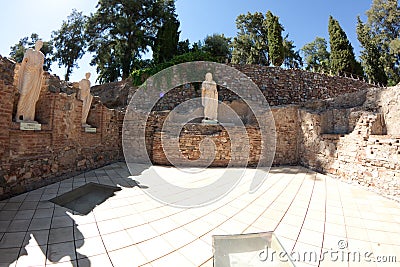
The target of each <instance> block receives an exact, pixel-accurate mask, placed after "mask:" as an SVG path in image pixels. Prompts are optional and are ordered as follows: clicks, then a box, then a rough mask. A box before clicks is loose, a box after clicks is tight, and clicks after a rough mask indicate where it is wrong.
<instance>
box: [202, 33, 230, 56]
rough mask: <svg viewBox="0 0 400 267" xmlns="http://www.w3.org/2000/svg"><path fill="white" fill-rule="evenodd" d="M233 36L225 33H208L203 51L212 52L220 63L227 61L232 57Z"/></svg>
mask: <svg viewBox="0 0 400 267" xmlns="http://www.w3.org/2000/svg"><path fill="white" fill-rule="evenodd" d="M230 43H231V38H228V37H225V35H224V34H213V35H208V36H207V37H206V38H205V39H204V45H203V47H202V49H203V51H205V52H208V53H210V54H211V55H212V56H213V57H215V58H216V59H217V61H218V62H220V63H225V61H226V60H227V59H230V58H231V49H230Z"/></svg>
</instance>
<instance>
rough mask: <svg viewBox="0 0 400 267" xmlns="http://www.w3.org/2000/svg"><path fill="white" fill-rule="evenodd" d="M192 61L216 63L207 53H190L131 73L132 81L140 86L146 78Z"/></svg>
mask: <svg viewBox="0 0 400 267" xmlns="http://www.w3.org/2000/svg"><path fill="white" fill-rule="evenodd" d="M192 61H216V58H215V57H213V56H212V55H211V54H210V53H209V52H204V51H191V52H188V53H185V54H182V55H178V56H174V57H173V58H172V59H171V60H170V61H167V62H164V63H160V64H156V65H152V66H149V67H147V68H141V69H137V70H134V71H133V72H132V75H131V77H132V81H133V84H134V85H136V86H139V85H141V84H142V83H143V82H144V81H145V80H146V79H147V78H148V77H150V76H152V75H154V74H156V73H158V72H160V71H162V70H163V69H166V68H168V67H171V66H174V65H177V64H181V63H185V62H192Z"/></svg>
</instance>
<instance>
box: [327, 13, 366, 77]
mask: <svg viewBox="0 0 400 267" xmlns="http://www.w3.org/2000/svg"><path fill="white" fill-rule="evenodd" d="M328 32H329V43H330V47H331V55H330V63H331V64H330V66H331V70H332V72H333V73H334V74H340V73H342V72H345V73H346V72H348V73H353V74H357V75H360V74H361V75H362V70H361V69H360V68H359V64H357V62H356V59H355V56H354V52H353V47H352V46H351V44H350V41H349V40H348V39H347V35H346V33H345V32H344V31H343V29H342V27H340V24H339V22H338V21H337V20H336V19H334V18H333V17H332V16H330V17H329V23H328Z"/></svg>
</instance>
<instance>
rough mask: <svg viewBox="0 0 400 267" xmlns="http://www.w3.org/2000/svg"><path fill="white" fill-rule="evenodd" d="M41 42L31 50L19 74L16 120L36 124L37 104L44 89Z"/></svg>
mask: <svg viewBox="0 0 400 267" xmlns="http://www.w3.org/2000/svg"><path fill="white" fill-rule="evenodd" d="M42 46H43V42H42V41H41V40H38V41H36V43H35V49H32V48H29V49H28V50H27V51H26V52H25V54H24V59H23V60H22V63H21V67H20V69H19V72H18V81H17V88H18V91H19V93H20V97H19V100H18V106H17V114H16V118H15V120H16V121H17V122H22V121H23V122H35V108H36V102H37V101H38V100H39V95H40V90H41V88H42V80H43V79H42V75H43V64H44V55H43V53H42V52H40V49H41V48H42Z"/></svg>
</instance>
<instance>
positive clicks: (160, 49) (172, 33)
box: [153, 0, 180, 64]
mask: <svg viewBox="0 0 400 267" xmlns="http://www.w3.org/2000/svg"><path fill="white" fill-rule="evenodd" d="M163 13H164V14H163V15H162V22H161V23H162V26H161V28H160V29H159V30H158V32H157V36H156V39H155V41H154V45H153V60H154V62H155V63H156V64H158V63H163V62H167V61H169V60H171V59H172V58H173V57H174V56H175V55H177V53H178V42H179V34H180V32H179V31H178V29H179V26H180V23H179V21H178V19H177V15H176V13H175V3H174V1H172V0H166V1H165V7H164V12H163Z"/></svg>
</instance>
